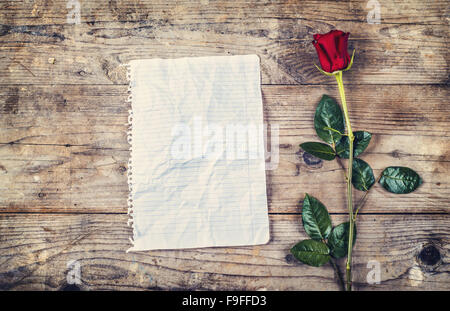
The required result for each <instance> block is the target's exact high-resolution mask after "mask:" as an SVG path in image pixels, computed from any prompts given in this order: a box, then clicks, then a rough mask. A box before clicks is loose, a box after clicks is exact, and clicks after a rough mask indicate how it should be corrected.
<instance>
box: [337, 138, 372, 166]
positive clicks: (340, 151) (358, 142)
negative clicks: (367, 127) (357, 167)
mask: <svg viewBox="0 0 450 311" xmlns="http://www.w3.org/2000/svg"><path fill="white" fill-rule="evenodd" d="M353 135H355V140H354V141H353V156H354V157H357V156H359V155H360V154H361V153H363V152H364V150H366V148H367V146H368V145H369V143H370V139H371V138H372V134H370V133H369V132H365V131H356V132H353ZM349 142H350V140H349V139H348V136H343V137H342V138H341V140H339V142H338V143H337V144H336V153H337V155H338V157H340V158H343V159H348V157H349V155H350V143H349Z"/></svg>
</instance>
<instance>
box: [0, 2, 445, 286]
mask: <svg viewBox="0 0 450 311" xmlns="http://www.w3.org/2000/svg"><path fill="white" fill-rule="evenodd" d="M80 2H81V21H82V23H81V24H80V25H70V24H67V20H66V15H67V12H68V9H67V8H66V3H67V1H64V0H53V1H47V0H46V1H43V0H36V1H26V2H22V1H3V2H2V3H0V60H1V61H0V190H1V191H2V195H1V196H0V288H1V289H51V290H57V289H65V288H67V283H66V274H67V272H68V269H67V263H68V261H69V260H73V259H76V260H78V261H79V262H80V263H81V270H82V284H81V285H80V287H81V288H82V289H83V290H85V289H86V290H87V289H274V290H299V289H322V290H323V289H332V290H335V289H336V290H337V289H338V287H337V285H336V282H335V280H334V276H333V271H332V269H331V267H327V268H312V267H308V266H306V265H301V264H298V263H296V262H295V261H294V260H293V259H292V258H291V257H290V256H289V255H288V250H289V248H290V247H291V246H292V245H293V244H294V243H295V242H297V241H298V240H299V239H303V238H305V233H304V231H303V229H302V228H301V224H300V221H299V219H300V211H301V198H302V197H303V195H304V193H305V192H308V193H310V194H312V195H314V196H316V197H318V198H320V200H321V201H323V202H324V203H325V204H326V205H327V206H328V208H329V210H330V211H331V212H332V213H333V215H332V218H333V222H334V224H338V223H340V222H342V221H344V220H345V215H344V214H345V213H346V208H345V191H344V187H345V184H344V182H343V172H342V168H341V167H340V166H339V165H338V164H337V163H335V162H322V161H317V159H313V158H310V157H308V156H307V155H305V154H304V153H303V152H302V151H301V150H300V149H299V147H298V145H299V143H301V142H305V141H310V140H317V138H316V136H315V134H314V129H313V123H312V119H313V115H314V110H315V106H316V104H317V102H318V100H319V99H320V97H321V95H322V94H324V93H326V94H330V95H332V96H334V97H336V98H337V97H338V94H337V87H336V85H335V82H334V81H333V80H332V79H330V78H328V77H325V76H322V75H321V74H320V73H319V72H318V71H317V70H316V69H315V68H314V65H313V63H314V62H317V57H316V55H315V51H314V48H313V46H312V45H311V44H310V41H311V37H312V34H314V33H316V32H326V31H328V30H330V29H333V28H340V29H343V30H346V31H350V32H351V33H352V35H351V41H350V48H356V49H357V55H356V59H355V65H354V67H353V69H352V70H351V71H349V72H347V73H346V75H345V77H344V79H345V83H346V92H347V96H348V100H349V102H350V110H351V119H352V124H353V127H354V129H355V130H361V129H364V130H368V131H370V132H372V133H373V139H372V142H371V145H370V146H369V148H368V150H367V152H365V153H364V155H363V156H362V158H363V159H365V160H366V161H368V162H369V163H370V164H371V166H372V167H373V168H374V172H375V174H378V173H379V172H380V171H381V170H382V169H383V168H384V167H386V166H388V165H405V166H409V167H412V168H414V169H415V170H417V171H418V172H419V173H420V174H421V176H422V177H423V179H424V184H423V185H422V186H421V187H420V188H419V189H418V191H417V192H415V193H412V194H409V195H400V196H399V195H392V194H389V193H387V192H386V191H384V190H383V189H382V188H380V187H379V186H378V187H377V188H375V189H374V190H373V191H372V192H371V193H370V195H369V196H368V200H367V203H366V204H365V206H364V208H363V210H362V212H361V215H360V218H359V222H358V241H357V244H356V248H355V267H354V268H355V269H354V270H355V276H354V279H355V287H356V289H359V290H378V289H384V290H386V289H387V290H390V289H395V290H399V289H400V290H435V289H444V290H450V279H449V277H448V275H449V271H448V250H449V233H450V232H449V221H450V218H449V207H450V199H449V198H450V193H449V188H450V178H449V160H450V159H449V157H450V154H449V150H450V148H449V147H450V143H449V134H450V133H449V130H448V128H447V127H448V124H449V122H450V111H449V110H450V107H449V106H448V96H449V88H448V81H449V80H448V77H449V66H448V61H449V55H448V35H449V33H448V32H449V31H448V30H449V27H448V15H449V11H448V1H432V2H426V1H417V0H409V1H401V2H399V1H383V2H381V24H378V25H377V24H368V23H367V22H366V16H367V13H368V10H369V9H368V8H366V6H367V1H365V0H360V1H337V2H335V1H324V0H322V1H311V0H305V1H292V0H291V1H287V0H286V1H244V0H238V1H208V0H199V1H188V0H185V1H163V0H143V1H137V0H117V1H113V0H112V1H108V2H105V1H80ZM250 53H256V54H258V55H259V56H260V58H261V70H262V82H263V100H264V113H265V120H266V122H267V123H269V124H277V125H279V127H280V162H279V165H278V168H277V169H276V170H273V171H268V172H267V173H266V175H267V190H268V194H269V198H268V199H269V208H270V214H271V215H270V221H271V241H270V243H269V244H267V245H263V246H255V247H239V248H209V249H194V250H179V251H158V252H155V251H154V252H141V253H133V254H126V253H125V250H126V249H127V248H128V247H129V242H128V237H129V236H130V229H129V228H128V227H127V226H126V220H127V215H126V214H125V213H126V208H127V206H126V199H127V194H128V186H127V179H126V173H127V169H128V168H127V161H128V157H129V150H128V149H129V145H128V143H127V141H126V125H125V124H126V122H127V117H128V109H129V108H130V107H129V106H128V105H127V104H125V103H124V101H125V98H126V88H127V86H126V79H125V72H124V70H123V67H121V66H120V65H121V64H123V63H126V62H127V61H128V60H131V59H139V58H154V57H164V58H171V57H182V56H200V55H227V54H250ZM50 59H53V60H50ZM360 196H361V193H359V192H358V191H356V194H355V198H356V199H358V198H359V197H360ZM370 260H377V261H379V262H380V264H381V269H382V274H381V277H382V279H381V281H382V282H381V284H377V285H369V284H367V282H366V275H367V273H368V271H369V269H368V268H367V263H368V261H370ZM339 263H340V264H341V266H342V267H343V263H344V262H343V261H341V262H339Z"/></svg>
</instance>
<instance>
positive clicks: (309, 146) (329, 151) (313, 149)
mask: <svg viewBox="0 0 450 311" xmlns="http://www.w3.org/2000/svg"><path fill="white" fill-rule="evenodd" d="M300 147H301V148H302V149H303V150H305V151H306V152H308V153H309V154H312V155H313V156H315V157H318V158H319V159H322V160H327V161H331V160H333V159H334V158H335V157H336V153H335V152H334V150H333V148H331V147H330V146H328V145H326V144H323V143H316V142H307V143H303V144H301V145H300Z"/></svg>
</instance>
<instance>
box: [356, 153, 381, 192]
mask: <svg viewBox="0 0 450 311" xmlns="http://www.w3.org/2000/svg"><path fill="white" fill-rule="evenodd" d="M374 183H375V177H374V176H373V171H372V169H371V168H370V166H369V164H367V163H366V162H365V161H363V160H361V159H353V173H352V184H353V186H354V187H355V188H356V189H358V190H361V191H368V190H369V189H370V187H372V186H373V184H374Z"/></svg>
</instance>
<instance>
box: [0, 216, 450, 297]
mask: <svg viewBox="0 0 450 311" xmlns="http://www.w3.org/2000/svg"><path fill="white" fill-rule="evenodd" d="M126 217H127V216H126V215H92V214H90V215H57V214H54V215H48V214H33V215H23V214H11V215H4V214H3V215H1V216H0V241H1V244H0V258H1V264H0V288H2V289H14V290H24V289H26V290H30V289H33V290H49V289H50V290H56V289H62V288H64V287H65V286H66V285H67V283H66V274H67V272H68V268H67V263H68V262H69V261H70V260H78V261H79V262H80V265H81V279H82V284H81V285H80V286H79V287H80V288H81V289H83V290H94V289H95V290H100V289H101V290H104V289H176V288H182V289H189V290H205V289H212V290H223V289H228V290H257V289H259V290H260V289H268V290H312V289H322V290H323V289H329V290H337V289H338V286H337V283H336V281H335V280H334V274H333V269H332V268H331V266H329V265H327V266H324V267H321V268H314V267H309V266H306V265H303V264H300V263H297V262H296V261H295V260H294V259H293V258H292V257H291V256H290V255H288V253H289V249H290V247H292V246H293V245H294V244H295V243H296V242H298V241H299V240H301V239H305V238H306V235H305V233H304V232H303V229H301V225H300V221H299V216H298V215H272V216H271V217H270V223H271V241H270V242H269V244H266V245H260V246H249V247H234V248H233V247H231V248H203V249H187V250H175V251H148V252H137V253H125V250H126V249H128V248H129V247H130V243H129V241H128V237H127V235H129V234H130V233H131V232H130V230H129V228H128V227H126ZM344 220H345V217H344V216H333V222H334V223H335V224H338V223H340V222H342V221H344ZM19 223H20V224H21V225H20V226H17V224H19ZM449 226H450V218H449V217H442V216H440V215H435V216H432V215H417V216H415V217H414V218H410V217H408V216H403V215H390V216H389V215H377V216H371V215H364V216H362V217H360V220H359V222H358V235H359V236H358V241H357V243H356V245H355V254H354V271H355V275H354V281H355V288H356V289H358V290H380V289H381V290H398V289H403V290H433V289H443V290H445V289H446V290H449V289H450V283H449V282H448V273H449V269H448V267H449V265H448V251H449V249H448V242H449V237H450V231H449ZM427 245H432V247H433V248H434V249H435V250H437V251H438V252H439V256H438V257H439V258H428V257H427V256H423V254H422V255H421V252H422V250H423V248H424V247H426V246H427ZM369 260H376V261H378V262H379V263H380V268H381V284H378V285H369V284H367V282H366V276H367V273H368V272H369V270H371V268H368V267H367V263H368V261H369ZM424 260H425V262H424ZM339 263H340V264H341V266H342V265H343V264H344V262H343V261H340V262H339Z"/></svg>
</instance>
